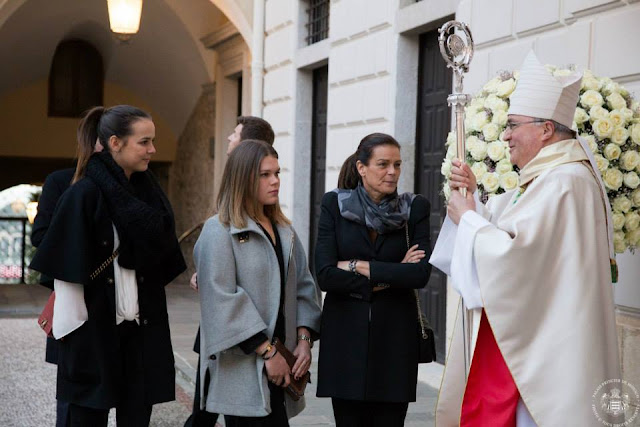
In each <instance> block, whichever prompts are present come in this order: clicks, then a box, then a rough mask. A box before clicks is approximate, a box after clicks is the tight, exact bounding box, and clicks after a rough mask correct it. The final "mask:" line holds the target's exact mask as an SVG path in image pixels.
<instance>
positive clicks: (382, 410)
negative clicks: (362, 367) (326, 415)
mask: <svg viewBox="0 0 640 427" xmlns="http://www.w3.org/2000/svg"><path fill="white" fill-rule="evenodd" d="M331 403H332V405H333V415H334V417H335V419H336V427H402V426H403V425H404V419H405V418H406V416H407V408H408V407H409V404H408V403H406V402H405V403H395V402H362V401H357V400H344V399H336V398H332V399H331Z"/></svg>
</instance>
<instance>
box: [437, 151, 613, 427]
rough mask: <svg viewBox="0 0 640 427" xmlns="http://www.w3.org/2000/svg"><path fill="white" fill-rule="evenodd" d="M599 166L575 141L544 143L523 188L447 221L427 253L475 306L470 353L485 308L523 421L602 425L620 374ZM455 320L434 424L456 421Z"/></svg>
mask: <svg viewBox="0 0 640 427" xmlns="http://www.w3.org/2000/svg"><path fill="white" fill-rule="evenodd" d="M594 173H595V174H597V173H598V171H595V172H594V171H593V169H592V166H591V165H590V164H589V161H588V159H587V156H586V154H585V152H584V150H583V148H582V147H581V146H580V143H579V142H578V141H576V140H565V141H560V142H557V143H554V144H551V145H549V146H547V147H544V148H543V149H542V150H541V151H540V152H539V153H538V155H537V156H536V157H535V158H534V159H533V160H531V161H530V162H529V163H528V164H527V165H526V166H525V167H524V168H523V169H522V170H521V175H520V176H521V179H520V184H521V187H520V189H516V190H512V191H509V192H506V193H504V194H501V195H499V196H495V197H493V198H491V199H490V200H489V203H488V204H487V205H486V207H485V206H483V205H481V204H479V203H477V205H478V206H477V209H476V212H466V213H465V214H464V215H463V216H462V218H461V220H460V224H459V226H458V227H455V226H454V225H453V224H452V223H450V224H449V225H448V228H447V227H443V230H442V232H441V235H440V237H439V239H438V243H437V244H436V248H435V250H434V254H433V256H432V258H431V262H432V264H433V265H435V266H436V267H438V268H440V269H441V270H443V271H444V272H445V273H447V274H449V275H451V283H452V285H453V287H454V288H456V290H458V292H460V294H461V295H462V298H463V299H464V301H465V303H466V304H467V306H468V307H471V308H473V309H474V310H473V311H474V319H475V321H474V322H473V327H472V331H473V332H472V333H473V338H472V348H473V346H474V345H475V342H476V337H477V336H478V325H479V319H480V313H482V310H484V313H485V314H486V319H487V320H488V324H489V325H490V330H491V332H492V333H493V337H494V338H495V342H496V343H497V347H498V348H499V350H500V353H501V354H502V357H503V358H504V362H505V363H506V366H507V367H508V370H509V372H510V373H511V376H512V378H513V382H515V385H516V386H517V391H518V392H519V394H520V403H519V405H518V423H519V425H524V424H530V423H531V422H534V423H535V424H536V425H538V426H540V427H557V426H594V427H595V426H602V425H603V424H602V423H601V422H600V421H599V420H598V419H597V417H596V415H595V414H594V411H593V409H592V405H593V404H594V403H595V404H596V405H597V404H598V403H599V402H594V400H593V397H592V395H593V394H594V392H595V391H596V389H597V388H598V386H599V385H601V384H602V383H603V382H604V381H606V380H609V379H617V378H621V376H620V364H619V359H618V342H617V334H616V326H615V314H614V303H613V290H612V284H611V265H610V251H609V239H608V233H607V229H608V224H607V219H606V209H605V207H606V203H607V202H606V199H605V198H606V194H603V189H602V188H601V185H600V184H599V182H598V180H597V178H596V177H595V175H594ZM445 228H447V229H446V230H445ZM456 319H457V320H456V324H455V326H454V333H453V337H452V341H451V344H450V348H449V353H448V357H447V360H446V367H445V372H444V376H443V381H442V386H441V390H440V395H439V399H438V404H437V410H436V426H456V425H459V423H460V415H461V407H462V404H463V397H464V393H465V372H464V369H465V368H464V360H463V341H462V328H461V315H460V309H459V310H458V315H457V316H456ZM523 406H524V407H523ZM527 410H528V411H527ZM523 414H524V415H526V416H525V418H527V417H530V419H529V421H530V422H525V421H521V420H522V418H521V416H522V415H523ZM489 421H490V420H487V422H489ZM618 421H619V420H618ZM487 425H491V423H490V422H489V424H487Z"/></svg>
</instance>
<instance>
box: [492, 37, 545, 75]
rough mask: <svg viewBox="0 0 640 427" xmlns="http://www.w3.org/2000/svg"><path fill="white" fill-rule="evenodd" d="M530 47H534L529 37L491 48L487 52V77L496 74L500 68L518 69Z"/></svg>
mask: <svg viewBox="0 0 640 427" xmlns="http://www.w3.org/2000/svg"><path fill="white" fill-rule="evenodd" d="M532 48H534V40H533V39H531V38H529V39H526V40H523V41H518V42H515V43H509V44H508V45H506V46H499V47H496V48H494V49H491V51H490V53H489V77H494V76H496V75H497V73H498V72H500V71H502V70H509V71H510V70H516V69H519V68H520V65H522V61H524V58H525V56H527V53H529V51H530V50H531V49H532Z"/></svg>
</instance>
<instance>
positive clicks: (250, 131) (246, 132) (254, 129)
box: [238, 116, 275, 145]
mask: <svg viewBox="0 0 640 427" xmlns="http://www.w3.org/2000/svg"><path fill="white" fill-rule="evenodd" d="M238 124H239V125H242V132H240V140H241V141H244V140H245V139H258V140H260V141H264V142H266V143H267V144H269V145H273V140H274V139H275V134H274V133H273V128H272V127H271V125H270V124H269V122H268V121H266V120H264V119H261V118H260V117H255V116H240V117H238Z"/></svg>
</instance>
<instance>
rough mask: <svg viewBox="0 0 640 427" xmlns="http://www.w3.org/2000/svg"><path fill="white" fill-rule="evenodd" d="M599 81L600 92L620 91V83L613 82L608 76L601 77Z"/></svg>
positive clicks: (607, 93) (608, 93)
mask: <svg viewBox="0 0 640 427" xmlns="http://www.w3.org/2000/svg"><path fill="white" fill-rule="evenodd" d="M601 82H602V92H603V93H604V94H605V95H611V94H612V93H618V92H620V85H619V84H618V83H616V82H614V81H613V80H611V79H610V78H609V77H603V78H602V79H601Z"/></svg>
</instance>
